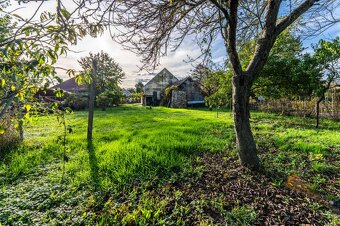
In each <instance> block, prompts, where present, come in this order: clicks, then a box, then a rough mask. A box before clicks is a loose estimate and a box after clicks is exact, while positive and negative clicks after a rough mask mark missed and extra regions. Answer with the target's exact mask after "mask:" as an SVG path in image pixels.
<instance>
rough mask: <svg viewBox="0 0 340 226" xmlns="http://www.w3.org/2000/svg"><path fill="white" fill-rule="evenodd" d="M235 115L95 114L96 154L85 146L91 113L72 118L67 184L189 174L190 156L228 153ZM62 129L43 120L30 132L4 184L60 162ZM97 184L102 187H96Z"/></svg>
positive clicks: (9, 163) (6, 165)
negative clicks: (58, 139) (220, 152)
mask: <svg viewBox="0 0 340 226" xmlns="http://www.w3.org/2000/svg"><path fill="white" fill-rule="evenodd" d="M229 115H230V113H224V117H223V115H222V116H221V117H220V118H216V116H215V114H214V113H213V112H210V111H197V110H183V109H168V108H154V109H147V108H144V107H132V106H123V107H119V108H115V109H110V110H107V111H96V113H95V119H94V134H93V136H94V141H93V149H94V151H93V152H91V153H90V154H89V152H88V149H87V145H86V122H87V121H86V120H87V112H76V113H74V114H73V115H69V116H68V117H67V124H68V125H70V126H72V130H73V132H72V133H71V134H68V136H67V152H68V154H67V155H68V156H69V157H70V161H68V162H67V163H66V173H67V179H68V180H70V181H71V182H72V183H73V184H74V185H75V186H78V187H79V186H84V185H93V183H96V185H98V186H100V187H101V188H103V189H108V188H110V187H115V186H118V185H119V186H122V185H126V184H130V183H131V182H133V181H135V180H137V181H138V180H151V179H152V180H153V179H155V178H158V177H160V178H168V177H171V175H172V174H177V173H180V172H181V171H183V170H187V169H188V168H190V165H191V156H193V155H194V154H197V153H200V152H203V151H225V150H227V149H228V147H230V144H231V143H232V141H233V132H232V131H233V129H232V120H231V118H230V116H229ZM62 132H63V131H62V127H61V126H60V125H59V124H58V122H57V120H56V118H55V117H54V116H49V117H42V118H38V119H37V120H36V121H34V122H33V123H31V124H30V125H28V126H27V127H26V132H25V138H26V141H25V144H24V145H23V146H22V147H21V148H19V149H18V150H16V151H13V152H12V153H11V154H9V155H7V156H6V157H5V159H4V161H2V162H1V171H0V175H1V176H2V180H0V182H2V183H4V182H5V183H7V182H8V180H14V179H15V178H17V177H18V176H21V175H24V174H27V173H29V172H30V171H32V170H34V168H35V167H37V166H39V165H42V164H46V163H48V162H49V161H52V160H55V159H61V155H62V153H61V149H62V148H61V144H59V143H57V138H58V136H60V135H61V134H62ZM93 178H97V181H93Z"/></svg>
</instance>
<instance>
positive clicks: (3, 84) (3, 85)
mask: <svg viewBox="0 0 340 226" xmlns="http://www.w3.org/2000/svg"><path fill="white" fill-rule="evenodd" d="M5 84H6V81H5V79H1V87H2V88H4V87H5ZM0 226H1V225H0Z"/></svg>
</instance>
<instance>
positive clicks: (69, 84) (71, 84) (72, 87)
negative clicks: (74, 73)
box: [51, 78, 86, 93]
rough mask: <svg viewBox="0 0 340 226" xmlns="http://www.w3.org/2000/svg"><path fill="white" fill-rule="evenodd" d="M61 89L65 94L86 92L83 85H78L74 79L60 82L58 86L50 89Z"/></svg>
mask: <svg viewBox="0 0 340 226" xmlns="http://www.w3.org/2000/svg"><path fill="white" fill-rule="evenodd" d="M58 88H59V89H62V90H64V91H67V92H71V93H72V92H75V91H83V90H86V86H85V85H78V84H77V83H76V81H75V79H74V78H70V79H68V80H66V81H65V82H62V83H60V84H58V85H55V86H52V87H51V89H58Z"/></svg>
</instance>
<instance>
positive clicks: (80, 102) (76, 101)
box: [62, 94, 88, 111]
mask: <svg viewBox="0 0 340 226" xmlns="http://www.w3.org/2000/svg"><path fill="white" fill-rule="evenodd" d="M62 106H63V107H69V108H71V109H72V110H77V111H78V110H84V109H86V108H87V106H88V100H87V97H86V96H83V95H79V94H78V95H77V94H70V95H68V96H67V97H66V98H65V100H64V101H63V102H62Z"/></svg>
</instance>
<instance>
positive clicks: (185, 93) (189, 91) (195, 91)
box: [170, 76, 204, 108]
mask: <svg viewBox="0 0 340 226" xmlns="http://www.w3.org/2000/svg"><path fill="white" fill-rule="evenodd" d="M202 104H204V96H203V94H202V91H201V89H200V85H199V83H198V82H196V81H195V80H193V79H192V78H191V77H190V76H189V77H186V78H184V79H181V80H179V81H177V82H175V83H174V84H173V85H172V91H171V103H170V106H171V107H173V108H185V107H187V106H192V105H202Z"/></svg>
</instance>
